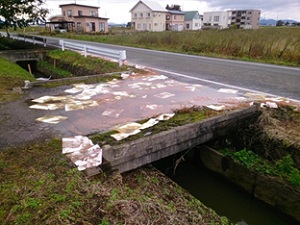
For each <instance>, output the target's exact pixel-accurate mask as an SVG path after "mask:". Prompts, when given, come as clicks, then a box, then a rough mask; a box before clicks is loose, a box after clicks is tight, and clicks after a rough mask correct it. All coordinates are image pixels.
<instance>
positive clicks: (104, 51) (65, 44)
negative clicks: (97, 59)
mask: <svg viewBox="0 0 300 225" xmlns="http://www.w3.org/2000/svg"><path fill="white" fill-rule="evenodd" d="M59 45H60V46H61V50H63V51H64V50H65V49H71V50H72V49H76V50H79V51H83V54H84V57H87V54H88V53H92V54H96V55H98V54H99V55H102V56H105V57H109V58H114V59H118V61H119V66H122V65H123V64H124V63H125V61H126V51H125V50H121V51H119V50H114V49H109V48H102V47H96V46H92V45H82V44H78V43H75V42H71V41H65V40H59Z"/></svg>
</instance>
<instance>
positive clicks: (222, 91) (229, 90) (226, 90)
mask: <svg viewBox="0 0 300 225" xmlns="http://www.w3.org/2000/svg"><path fill="white" fill-rule="evenodd" d="M218 92H221V93H228V94H236V93H238V90H233V89H226V88H221V89H219V90H218Z"/></svg>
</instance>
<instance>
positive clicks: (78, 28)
mask: <svg viewBox="0 0 300 225" xmlns="http://www.w3.org/2000/svg"><path fill="white" fill-rule="evenodd" d="M77 31H79V32H80V31H82V24H81V22H78V23H77Z"/></svg>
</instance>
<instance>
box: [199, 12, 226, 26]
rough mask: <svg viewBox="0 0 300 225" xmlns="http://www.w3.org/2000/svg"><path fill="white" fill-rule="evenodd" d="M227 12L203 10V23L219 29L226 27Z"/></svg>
mask: <svg viewBox="0 0 300 225" xmlns="http://www.w3.org/2000/svg"><path fill="white" fill-rule="evenodd" d="M228 23H229V21H228V12H226V11H215V12H204V14H203V25H204V26H212V27H217V28H219V29H224V28H228V25H229V24H228Z"/></svg>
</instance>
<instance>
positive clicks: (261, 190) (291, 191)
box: [192, 146, 300, 222]
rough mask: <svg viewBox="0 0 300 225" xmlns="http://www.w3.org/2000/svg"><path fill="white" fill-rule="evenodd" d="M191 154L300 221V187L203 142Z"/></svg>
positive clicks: (255, 195) (209, 167) (195, 158)
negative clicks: (267, 173) (242, 162)
mask: <svg viewBox="0 0 300 225" xmlns="http://www.w3.org/2000/svg"><path fill="white" fill-rule="evenodd" d="M197 156H198V157H197ZM192 158H193V159H194V160H196V161H197V160H200V161H201V162H202V164H203V165H204V166H205V167H207V168H208V169H210V170H212V171H214V172H217V173H218V174H221V175H223V176H224V177H226V178H228V179H229V180H231V181H232V182H234V183H235V184H237V185H239V186H240V187H242V188H243V189H244V190H245V191H247V192H248V193H250V194H252V195H253V196H254V197H256V198H258V199H260V200H262V201H264V202H266V203H267V204H269V205H271V206H273V207H275V208H277V209H278V210H280V211H281V212H283V213H285V214H287V215H289V216H291V217H292V218H294V219H296V220H297V221H299V222H300V214H299V209H300V201H299V199H300V190H299V188H296V187H294V186H292V185H291V184H289V183H287V182H285V181H283V180H281V179H278V178H277V179H276V178H275V177H271V176H266V175H263V174H259V173H257V172H255V171H251V170H249V169H247V168H246V167H244V166H242V165H240V164H238V163H235V162H234V161H233V160H232V159H229V158H227V157H225V156H224V155H222V154H221V153H219V152H217V151H215V150H213V149H211V148H209V147H206V146H202V147H201V148H200V147H199V148H198V149H197V152H194V155H193V156H192ZM197 158H198V159H197Z"/></svg>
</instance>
